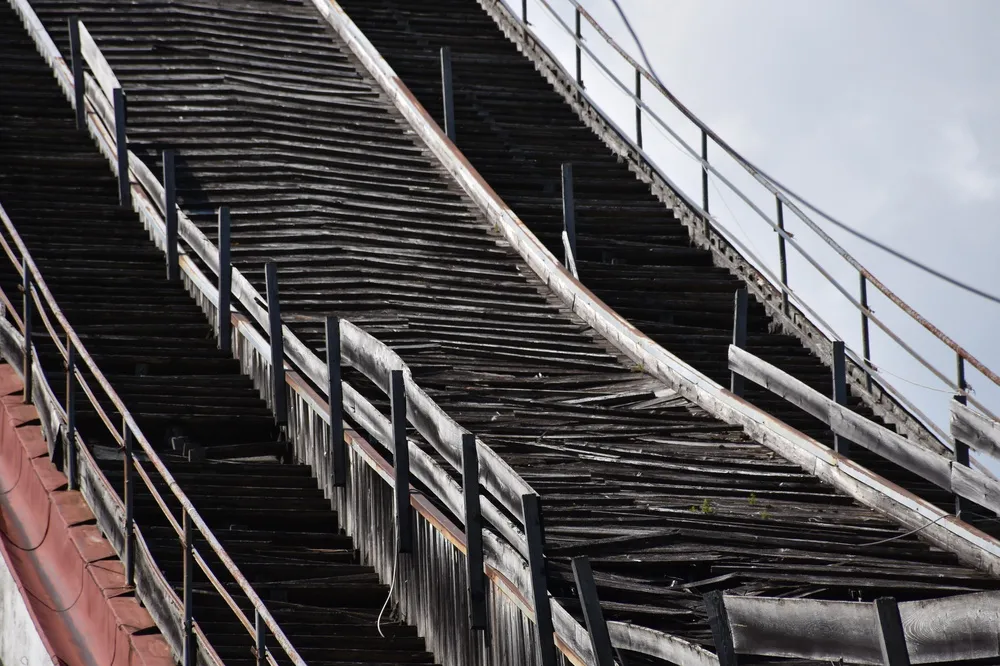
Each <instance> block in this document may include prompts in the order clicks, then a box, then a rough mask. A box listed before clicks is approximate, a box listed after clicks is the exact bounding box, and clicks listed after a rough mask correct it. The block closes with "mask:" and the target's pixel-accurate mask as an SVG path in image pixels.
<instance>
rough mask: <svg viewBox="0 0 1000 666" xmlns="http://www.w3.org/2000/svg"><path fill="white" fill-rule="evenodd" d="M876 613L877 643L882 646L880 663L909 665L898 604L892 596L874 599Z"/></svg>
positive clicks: (887, 665) (899, 665)
mask: <svg viewBox="0 0 1000 666" xmlns="http://www.w3.org/2000/svg"><path fill="white" fill-rule="evenodd" d="M875 611H876V613H877V614H878V624H879V644H880V646H881V648H882V663H883V664H884V665H885V666H910V655H909V652H908V651H907V649H906V634H905V633H904V632H903V622H902V620H901V619H900V617H899V605H898V604H897V603H896V600H895V599H893V598H892V597H882V598H881V599H876V600H875Z"/></svg>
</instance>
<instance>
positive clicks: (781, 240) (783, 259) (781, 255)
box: [775, 196, 788, 316]
mask: <svg viewBox="0 0 1000 666" xmlns="http://www.w3.org/2000/svg"><path fill="white" fill-rule="evenodd" d="M775 201H776V202H777V204H776V206H777V209H778V229H779V230H780V231H779V232H778V265H779V267H780V269H781V286H782V290H781V311H782V312H784V313H785V315H786V316H787V315H788V291H786V289H787V287H788V257H787V255H786V254H785V237H784V236H783V235H782V232H784V231H785V206H784V204H782V203H781V197H777V196H776V197H775Z"/></svg>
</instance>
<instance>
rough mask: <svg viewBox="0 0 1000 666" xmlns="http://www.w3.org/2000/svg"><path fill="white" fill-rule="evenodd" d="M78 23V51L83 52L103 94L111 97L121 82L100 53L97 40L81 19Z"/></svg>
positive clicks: (120, 85)
mask: <svg viewBox="0 0 1000 666" xmlns="http://www.w3.org/2000/svg"><path fill="white" fill-rule="evenodd" d="M79 25H80V51H81V52H82V53H83V57H84V59H85V60H86V61H87V64H88V65H90V71H92V72H93V73H94V78H96V79H97V82H98V83H99V84H100V86H101V90H103V91H104V94H105V95H107V98H108V99H109V100H110V99H111V98H112V97H113V93H114V90H115V88H121V87H122V84H121V83H120V82H119V81H118V77H117V76H115V73H114V70H112V69H111V65H110V64H109V63H108V61H107V59H106V58H105V57H104V54H103V53H101V49H100V48H99V47H98V46H97V42H95V41H94V38H93V37H92V36H91V35H90V31H89V30H87V26H85V25H84V24H83V21H80V23H79Z"/></svg>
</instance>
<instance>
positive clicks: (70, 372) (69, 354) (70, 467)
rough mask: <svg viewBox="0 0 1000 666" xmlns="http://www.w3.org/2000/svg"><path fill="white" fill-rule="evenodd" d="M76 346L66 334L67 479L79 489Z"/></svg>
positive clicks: (73, 488) (70, 485) (74, 488)
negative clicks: (77, 469) (77, 466)
mask: <svg viewBox="0 0 1000 666" xmlns="http://www.w3.org/2000/svg"><path fill="white" fill-rule="evenodd" d="M76 475H77V472H76V347H74V346H73V343H72V342H70V340H69V336H66V481H67V488H68V489H69V490H76V489H77V478H76Z"/></svg>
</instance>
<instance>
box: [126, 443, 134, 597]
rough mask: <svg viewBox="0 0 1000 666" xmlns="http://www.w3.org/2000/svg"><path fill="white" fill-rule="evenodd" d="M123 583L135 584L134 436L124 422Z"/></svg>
mask: <svg viewBox="0 0 1000 666" xmlns="http://www.w3.org/2000/svg"><path fill="white" fill-rule="evenodd" d="M124 429H125V470H124V471H125V475H124V476H125V481H124V485H125V493H124V494H125V584H126V585H128V586H130V587H131V586H133V585H135V479H134V478H133V474H134V468H135V461H134V459H133V454H132V448H133V442H134V441H135V436H134V435H133V434H132V429H131V428H129V427H128V424H127V423H126V424H125V428H124Z"/></svg>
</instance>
